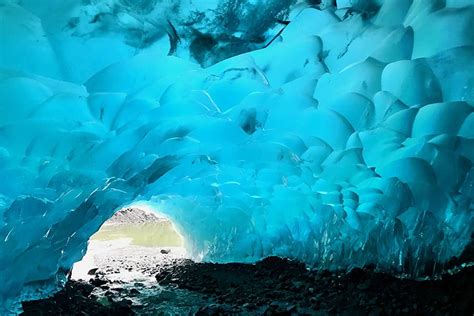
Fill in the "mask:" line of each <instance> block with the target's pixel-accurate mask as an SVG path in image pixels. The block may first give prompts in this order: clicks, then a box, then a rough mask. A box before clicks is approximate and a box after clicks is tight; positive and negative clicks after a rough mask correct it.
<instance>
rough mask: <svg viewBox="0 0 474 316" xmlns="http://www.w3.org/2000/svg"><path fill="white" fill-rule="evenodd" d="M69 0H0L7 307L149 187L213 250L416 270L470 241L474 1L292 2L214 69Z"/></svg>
mask: <svg viewBox="0 0 474 316" xmlns="http://www.w3.org/2000/svg"><path fill="white" fill-rule="evenodd" d="M76 2H79V1H76ZM76 2H75V1H68V2H63V1H53V0H51V1H42V2H37V1H21V2H19V1H7V0H3V1H1V3H2V5H1V6H0V15H1V19H0V23H1V25H0V43H1V47H2V49H1V51H0V67H1V68H0V114H1V115H0V179H1V181H0V271H1V273H0V306H1V308H4V310H0V313H4V312H6V311H17V310H18V307H19V301H21V300H25V299H29V298H33V297H36V298H37V297H43V296H46V295H48V294H50V293H51V292H52V291H55V290H56V289H57V288H58V286H60V285H61V284H62V282H64V280H65V275H66V273H67V271H69V269H70V268H71V266H72V264H73V263H74V262H76V261H78V260H80V258H81V257H82V256H83V255H84V253H85V249H86V247H87V241H88V239H89V237H90V236H91V235H92V234H93V233H94V232H95V231H97V230H98V228H99V227H100V225H101V224H102V223H103V222H104V221H106V220H107V219H108V218H109V217H111V216H112V214H113V213H114V212H115V211H117V210H118V209H120V208H121V207H123V206H124V205H127V204H130V203H132V202H136V201H147V202H148V203H150V204H151V205H153V207H156V208H158V209H159V210H160V212H162V213H165V214H166V215H167V216H169V217H170V219H172V220H173V222H175V223H176V225H178V228H179V231H180V232H182V233H183V235H184V238H185V240H186V242H187V245H188V249H189V250H190V251H191V254H192V255H193V256H194V257H195V258H202V259H204V260H213V261H220V262H226V261H241V262H252V261H255V260H258V259H260V258H262V257H265V256H269V255H279V256H287V257H291V258H296V259H299V260H302V261H304V262H305V263H307V264H308V265H312V266H316V267H324V268H330V269H339V268H343V269H349V268H351V267H356V266H362V265H365V264H376V265H377V267H378V268H380V269H382V270H385V271H393V272H404V273H409V274H411V275H423V274H431V273H433V272H436V271H439V269H442V267H443V264H444V263H445V262H446V261H448V260H449V259H450V258H452V257H453V256H458V255H459V254H460V253H461V252H462V251H463V249H464V247H465V245H466V244H467V243H468V242H469V241H470V238H471V234H472V233H473V232H474V219H473V215H474V206H473V205H474V204H473V199H474V169H473V162H474V113H473V110H474V62H473V61H474V2H473V1H472V0H457V1H454V0H453V1H450V0H446V1H431V0H429V1H428V0H426V1H425V0H403V1H400V0H385V1H383V0H373V1H369V0H367V1H364V0H358V1H337V4H336V5H334V4H333V3H332V2H331V1H323V3H322V5H321V6H320V7H319V6H316V7H315V8H307V9H305V10H300V9H299V8H301V6H295V8H296V9H294V10H293V11H292V14H290V17H291V22H290V23H289V24H288V25H287V26H286V27H285V29H284V30H283V32H281V33H280V35H279V36H278V37H276V38H275V39H274V40H273V41H271V44H269V45H268V46H267V47H265V48H263V49H260V50H254V51H251V52H248V53H244V54H241V55H238V56H235V57H232V58H228V59H226V60H224V61H222V62H219V63H217V64H215V65H213V66H210V67H208V68H205V69H203V68H201V66H199V65H197V64H194V63H191V62H189V61H187V60H185V59H180V58H177V57H173V56H167V54H168V53H169V47H168V46H166V45H164V46H166V47H162V46H160V45H161V44H159V43H158V44H157V45H155V46H153V47H154V48H153V49H152V50H147V49H137V48H136V47H133V46H130V45H129V44H127V43H125V42H124V37H123V36H122V35H120V36H118V35H117V32H112V31H107V30H108V29H106V30H105V31H104V32H103V33H101V34H100V36H99V37H97V36H96V37H94V36H92V37H90V36H86V37H81V36H83V34H82V33H80V34H74V33H71V31H70V30H69V29H68V28H63V27H58V25H61V23H63V22H65V23H66V22H67V21H68V20H69V18H70V17H71V16H77V14H76V15H73V14H72V13H71V12H76V11H74V6H73V4H74V3H76ZM125 2H126V1H125ZM142 2H143V3H144V5H145V4H146V3H148V2H147V1H142ZM94 3H96V1H91V4H90V7H88V10H92V11H93V10H98V11H100V12H102V11H104V10H106V9H107V8H105V9H104V7H101V5H102V6H103V3H105V2H103V3H102V4H100V3H99V2H97V4H95V5H94ZM76 4H77V3H76ZM124 5H126V4H124ZM49 6H56V7H58V8H62V11H61V10H59V9H58V10H51V8H50V7H49ZM133 8H135V7H131V9H130V10H132V11H131V12H133V10H138V8H135V9H133ZM101 10H102V11H101ZM295 10H299V11H296V12H295ZM57 12H60V13H61V14H62V15H59V14H57ZM87 12H89V11H87ZM147 12H148V11H147ZM76 13H77V12H76ZM54 14H56V15H54ZM68 14H70V15H68ZM106 16H107V15H106ZM61 21H62V22H61ZM126 21H128V22H130V20H126ZM130 23H131V22H130ZM45 29H47V30H45ZM88 74H91V75H90V76H89V75H88ZM86 75H87V76H86ZM84 77H87V78H88V79H86V78H84ZM81 78H84V80H81Z"/></svg>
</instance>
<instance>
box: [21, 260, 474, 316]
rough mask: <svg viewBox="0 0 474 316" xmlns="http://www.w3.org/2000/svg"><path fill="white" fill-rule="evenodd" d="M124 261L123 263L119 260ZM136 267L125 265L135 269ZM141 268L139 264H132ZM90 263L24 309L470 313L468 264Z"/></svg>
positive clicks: (472, 282) (472, 273) (471, 270)
mask: <svg viewBox="0 0 474 316" xmlns="http://www.w3.org/2000/svg"><path fill="white" fill-rule="evenodd" d="M120 264H123V263H120ZM135 268H137V267H130V268H129V269H135ZM138 268H139V267H138ZM107 271H110V270H105V272H103V271H102V272H101V270H97V271H91V273H90V274H91V278H90V280H89V281H72V280H71V281H69V282H68V283H67V284H66V287H65V288H64V289H63V290H61V291H60V292H58V293H56V294H55V295H54V296H53V297H51V298H48V299H43V300H38V301H31V302H24V303H23V309H24V315H134V314H137V315H398V314H406V315H473V313H474V267H467V268H464V269H462V270H461V271H459V272H457V273H455V274H445V275H443V276H442V277H440V278H439V279H437V280H425V281H415V280H410V279H400V278H396V277H394V276H391V275H388V274H384V273H378V272H375V271H373V270H372V269H370V268H364V269H353V270H352V271H351V272H349V273H342V272H341V273H337V272H329V271H316V270H307V269H306V268H305V266H304V265H303V264H302V263H298V262H295V261H290V260H287V259H281V258H277V257H269V258H266V259H264V260H262V261H260V262H258V263H256V264H237V263H233V264H212V263H195V262H193V261H191V260H188V259H171V260H168V261H164V262H162V263H160V265H158V266H154V267H153V268H151V269H150V268H147V269H146V270H142V272H143V273H144V274H147V275H148V276H149V278H148V279H145V280H144V281H142V282H123V281H120V280H117V279H111V278H109V277H108V275H107Z"/></svg>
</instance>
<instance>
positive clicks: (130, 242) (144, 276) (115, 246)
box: [69, 203, 188, 282]
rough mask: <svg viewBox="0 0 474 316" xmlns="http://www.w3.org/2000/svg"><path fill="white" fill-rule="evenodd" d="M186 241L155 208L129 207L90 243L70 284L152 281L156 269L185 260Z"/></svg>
mask: <svg viewBox="0 0 474 316" xmlns="http://www.w3.org/2000/svg"><path fill="white" fill-rule="evenodd" d="M187 253H188V252H187V250H186V247H185V239H184V237H183V235H182V234H181V233H180V232H179V230H178V229H177V227H176V225H175V223H174V222H173V221H172V220H171V219H170V218H169V217H168V216H166V215H164V214H163V213H161V212H160V211H159V210H157V209H156V208H154V207H152V206H150V205H148V204H145V203H139V204H131V205H127V206H125V207H123V208H120V209H119V210H118V211H117V212H115V213H114V214H113V215H112V216H111V217H110V218H109V219H108V220H106V221H105V222H104V223H103V224H102V225H101V227H100V229H99V230H98V231H97V232H96V233H95V234H93V235H92V236H91V237H90V239H89V241H88V247H87V251H86V253H85V255H84V257H83V258H82V259H81V260H80V261H78V262H76V263H75V264H74V266H73V268H72V270H71V273H70V275H69V277H70V278H71V279H72V280H85V281H87V280H91V279H105V280H107V281H116V282H141V281H152V279H153V272H154V271H156V270H157V269H158V267H159V266H161V265H165V264H172V263H173V262H176V260H179V259H184V258H187Z"/></svg>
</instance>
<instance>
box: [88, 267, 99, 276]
mask: <svg viewBox="0 0 474 316" xmlns="http://www.w3.org/2000/svg"><path fill="white" fill-rule="evenodd" d="M97 270H99V268H94V269H90V270H89V271H88V272H87V274H88V275H94V274H95V273H96V272H97Z"/></svg>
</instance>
